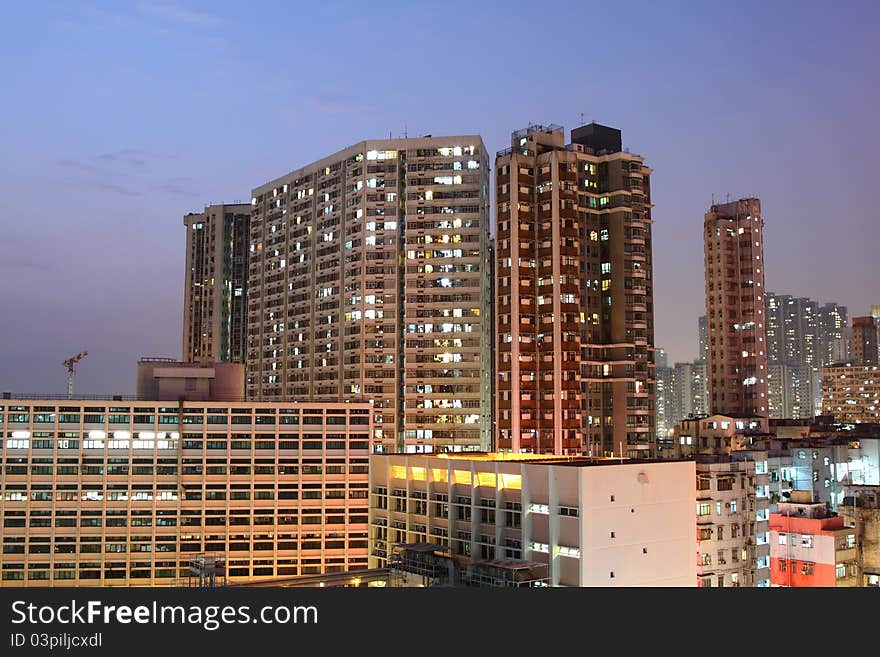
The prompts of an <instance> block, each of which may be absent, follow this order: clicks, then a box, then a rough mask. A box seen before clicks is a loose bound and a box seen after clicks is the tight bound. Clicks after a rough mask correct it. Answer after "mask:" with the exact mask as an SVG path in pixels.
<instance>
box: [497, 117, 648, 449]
mask: <svg viewBox="0 0 880 657" xmlns="http://www.w3.org/2000/svg"><path fill="white" fill-rule="evenodd" d="M571 141H572V143H571V144H568V145H566V144H565V134H564V130H563V128H562V127H561V126H555V125H549V126H541V125H532V126H530V127H528V128H526V129H524V130H519V131H517V132H514V133H513V135H512V139H511V146H510V148H508V149H506V150H504V151H501V152H499V153H498V154H497V156H496V160H495V176H496V199H497V208H496V224H495V227H496V253H495V258H496V274H495V284H496V293H495V307H496V322H497V324H496V344H495V348H496V371H497V381H496V409H497V411H496V412H497V423H498V424H497V439H498V448H500V449H504V450H512V451H514V452H519V451H530V452H539V453H556V454H561V453H581V452H586V453H590V454H592V455H594V456H595V455H599V456H602V455H611V454H612V453H613V455H615V456H618V455H620V456H630V457H638V456H642V457H650V456H655V455H656V449H655V446H656V443H655V431H654V384H655V374H654V311H653V282H652V270H653V267H652V260H651V189H650V174H651V169H650V168H648V167H646V166H645V164H644V158H643V157H641V156H639V155H634V154H632V153H629V152H626V151H624V150H623V148H622V147H621V133H620V130H617V129H615V128H609V127H606V126H603V125H599V124H596V123H591V124H589V125H585V126H582V127H580V128H577V129H575V130H573V131H572V133H571Z"/></svg>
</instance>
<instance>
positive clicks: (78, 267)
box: [0, 0, 880, 394]
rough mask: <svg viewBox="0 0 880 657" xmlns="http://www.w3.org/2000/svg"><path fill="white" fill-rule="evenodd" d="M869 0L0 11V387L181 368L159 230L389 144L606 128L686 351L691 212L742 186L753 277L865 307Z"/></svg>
mask: <svg viewBox="0 0 880 657" xmlns="http://www.w3.org/2000/svg"><path fill="white" fill-rule="evenodd" d="M878 7H880V6H878V3H874V2H869V1H867V0H865V1H856V0H852V1H846V0H844V1H842V2H839V3H829V2H827V1H824V2H807V1H803V2H770V1H764V2H744V1H737V2H710V1H705V2H671V1H670V2H666V1H664V2H656V1H654V2H635V1H632V2H627V3H612V2H608V1H607V0H603V1H602V2H593V1H586V0H578V1H572V2H556V3H550V4H542V3H534V2H513V1H509V0H508V1H505V2H500V1H499V2H481V1H475V2H467V3H458V2H456V3H453V2H449V3H440V2H432V3H426V2H411V1H409V2H400V1H397V0H385V1H384V2H372V3H365V2H362V1H353V2H334V1H330V0H324V1H322V2H320V3H294V2H287V1H284V0H279V1H277V2H269V1H265V2H261V1H254V2H248V3H244V2H240V1H227V0H223V1H215V2H210V3H209V2H195V1H194V0H190V1H183V0H181V1H179V2H173V1H169V2H166V1H155V0H144V1H143V2H125V3H123V2H99V1H97V0H96V1H94V2H73V1H70V2H61V1H57V2H33V3H14V4H13V3H11V2H10V3H7V4H6V5H5V6H4V10H3V18H2V20H0V80H2V98H3V102H2V104H0V139H2V148H0V198H2V201H3V205H4V206H5V209H4V211H3V212H2V214H0V217H2V218H0V226H2V231H0V308H2V311H0V390H8V391H15V392H23V393H24V392H33V393H36V392H45V393H63V392H64V391H65V390H66V375H65V370H64V367H63V366H62V361H63V360H64V359H65V358H68V357H69V356H72V355H73V354H76V353H77V352H79V351H82V350H88V351H89V356H88V357H87V358H86V359H85V360H84V361H82V363H80V365H79V366H78V370H77V379H76V391H77V392H79V393H95V394H97V393H117V394H133V393H134V388H135V363H136V360H137V358H138V357H139V356H171V357H177V358H179V357H180V349H181V344H180V343H181V322H182V315H183V310H182V306H183V280H184V277H183V269H184V245H185V232H184V227H183V220H182V217H183V215H184V214H186V213H187V212H190V211H199V210H201V209H202V208H203V207H204V205H206V204H209V203H214V202H222V201H233V200H239V199H241V200H245V199H248V198H249V197H250V190H251V188H253V187H256V186H258V185H260V184H262V183H264V182H266V181H268V180H270V179H273V178H275V177H277V176H280V175H282V174H284V173H286V172H288V171H290V170H292V169H295V168H298V167H300V166H302V165H304V164H307V163H309V162H311V161H313V160H315V159H318V158H320V157H323V156H325V155H328V154H330V153H332V152H334V151H336V150H339V149H342V148H344V147H346V146H348V145H350V144H352V143H355V142H357V141H360V140H362V139H369V138H382V137H386V136H388V135H389V133H391V134H392V135H393V136H395V137H396V136H402V135H403V133H404V130H406V131H407V133H408V134H409V135H410V136H418V135H422V134H427V133H431V134H434V135H443V134H471V133H477V134H480V135H481V136H482V137H483V141H484V142H485V144H486V146H487V148H488V149H489V151H490V159H491V158H492V157H494V152H495V151H496V150H499V149H502V148H505V147H506V146H508V145H509V135H510V132H511V131H513V130H516V129H519V128H522V127H525V126H527V125H528V124H529V123H530V122H531V123H558V124H561V125H563V126H564V127H565V128H566V133H568V131H569V130H571V129H572V128H574V127H577V125H578V124H579V122H580V116H581V113H583V117H584V120H585V122H589V121H591V120H595V121H598V122H600V123H604V124H606V125H611V126H614V127H617V128H620V129H621V130H623V139H624V145H625V146H627V147H629V148H630V149H631V150H632V151H634V152H636V153H640V154H642V155H645V156H646V158H647V162H648V164H649V165H650V166H651V167H653V168H654V171H655V173H654V175H653V182H652V187H653V202H654V204H655V208H654V222H655V223H654V262H655V299H654V300H655V313H656V320H655V323H656V329H655V334H656V343H657V345H658V346H661V347H665V348H666V349H667V350H668V352H669V355H670V362H673V361H676V360H690V359H692V358H694V357H695V356H696V355H697V317H698V316H699V315H700V314H702V313H703V312H704V296H703V295H704V291H703V246H702V220H703V213H704V212H705V211H706V209H707V207H708V205H709V203H710V202H711V197H712V194H713V193H714V194H715V198H716V200H725V199H726V197H727V194H730V198H731V200H732V199H734V198H739V197H741V196H758V197H759V198H761V201H762V204H763V210H764V216H765V260H766V283H767V289H768V290H770V291H773V292H778V293H788V294H795V295H798V296H809V297H812V298H814V299H816V300H818V301H822V302H824V301H831V300H834V301H838V302H841V303H844V304H846V305H847V306H848V307H849V310H850V315H851V316H852V315H859V314H867V311H868V309H869V307H870V305H871V304H874V303H880V290H878V289H877V287H878V286H877V282H878V279H880V276H878V274H880V265H878V258H877V255H876V252H877V247H878V244H880V232H878V229H877V228H876V224H875V223H874V222H875V221H878V219H880V211H878V207H880V206H878V203H877V201H876V197H875V196H874V195H873V192H872V191H871V189H870V188H869V184H870V183H869V176H870V175H873V174H871V173H870V172H871V171H875V170H876V161H877V158H878V157H880V139H878V127H877V125H878V123H877V122H878V113H877V107H878V101H880V73H878V71H880V54H878V53H880V48H878V45H877V43H876V35H877V34H878V30H880V8H878Z"/></svg>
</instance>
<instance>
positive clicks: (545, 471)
mask: <svg viewBox="0 0 880 657" xmlns="http://www.w3.org/2000/svg"><path fill="white" fill-rule="evenodd" d="M694 477H695V467H694V462H693V461H673V460H669V461H652V460H629V459H620V458H615V459H597V458H590V457H563V456H551V455H543V456H541V455H538V454H522V453H510V452H504V453H489V454H475V455H469V454H451V455H437V456H432V455H422V454H388V455H385V454H374V455H372V456H371V457H370V490H371V493H370V497H371V501H370V560H369V564H370V567H371V568H376V567H379V568H381V567H385V566H386V565H387V563H388V560H389V559H390V557H391V555H392V552H393V551H392V548H393V546H395V545H397V544H401V543H403V544H419V543H434V544H438V545H442V546H446V547H448V548H449V553H450V554H451V555H452V556H454V557H456V558H458V559H459V560H462V561H467V560H470V559H473V560H477V561H487V560H494V559H517V560H524V561H526V562H535V563H544V564H547V565H548V567H549V583H550V585H552V586H695V585H696V576H695V571H694V554H695V552H696V540H695V536H696V516H695V515H694Z"/></svg>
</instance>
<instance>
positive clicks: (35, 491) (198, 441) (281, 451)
mask: <svg viewBox="0 0 880 657" xmlns="http://www.w3.org/2000/svg"><path fill="white" fill-rule="evenodd" d="M371 411H372V408H371V406H370V404H367V403H314V402H305V403H294V402H286V403H276V402H265V401H261V402H253V403H227V402H216V401H210V402H171V401H152V402H151V401H120V400H117V399H114V400H110V399H103V400H95V399H90V400H88V401H84V400H67V399H65V400H52V399H7V398H4V399H3V400H0V426H2V428H3V434H2V435H3V444H2V450H0V454H2V456H3V463H4V471H3V478H2V495H0V516H2V518H3V531H2V544H3V549H2V552H0V571H2V579H0V586H166V585H175V584H177V585H187V583H188V579H189V578H190V576H191V573H190V570H189V566H190V562H191V561H192V560H193V559H196V558H198V557H199V556H200V555H201V556H210V558H211V559H215V558H216V559H217V560H218V562H219V563H223V564H224V565H225V580H226V581H227V582H229V583H235V582H245V581H258V580H262V579H271V578H277V577H279V576H294V575H308V574H318V573H333V572H341V571H348V570H356V569H362V568H365V567H366V565H367V532H368V525H367V516H368V504H369V500H368V486H369V483H368V463H369V461H368V459H369V453H370V449H369V447H370V445H369V443H370V438H369V436H370V417H371V415H370V414H371Z"/></svg>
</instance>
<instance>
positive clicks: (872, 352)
mask: <svg viewBox="0 0 880 657" xmlns="http://www.w3.org/2000/svg"><path fill="white" fill-rule="evenodd" d="M878 330H880V322H878V321H877V320H876V319H875V318H874V317H872V316H870V315H868V316H867V317H853V321H852V349H851V350H852V359H851V360H852V362H853V364H854V365H877V364H878V362H877V361H878V350H877V345H878V342H880V341H878Z"/></svg>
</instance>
